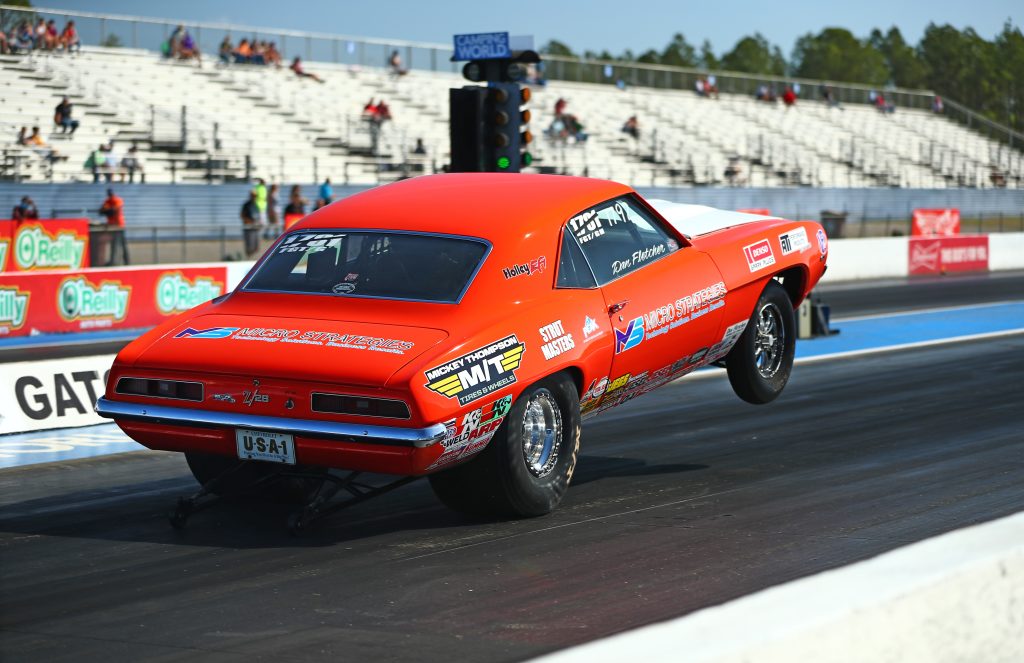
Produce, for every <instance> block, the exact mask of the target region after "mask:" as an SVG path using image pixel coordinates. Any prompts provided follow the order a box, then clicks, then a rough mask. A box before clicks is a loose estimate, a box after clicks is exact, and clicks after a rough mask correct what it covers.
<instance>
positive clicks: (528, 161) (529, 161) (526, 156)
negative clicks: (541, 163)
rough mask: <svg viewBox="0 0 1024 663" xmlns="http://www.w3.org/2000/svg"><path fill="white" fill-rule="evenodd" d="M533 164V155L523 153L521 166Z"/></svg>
mask: <svg viewBox="0 0 1024 663" xmlns="http://www.w3.org/2000/svg"><path fill="white" fill-rule="evenodd" d="M532 163H533V155H532V154H530V153H529V152H523V165H524V166H529V165H530V164H532Z"/></svg>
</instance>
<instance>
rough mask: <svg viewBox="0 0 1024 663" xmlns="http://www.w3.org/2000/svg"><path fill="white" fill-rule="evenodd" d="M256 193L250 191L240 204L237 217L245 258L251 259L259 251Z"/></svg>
mask: <svg viewBox="0 0 1024 663" xmlns="http://www.w3.org/2000/svg"><path fill="white" fill-rule="evenodd" d="M258 215H259V211H258V210H257V209H256V192H255V191H250V192H249V197H248V198H247V199H246V201H245V202H244V203H243V204H242V211H241V212H240V213H239V216H240V217H241V219H242V236H243V238H244V239H245V257H246V258H252V257H254V256H255V255H256V254H257V253H258V252H259V250H260V222H259V219H258V218H257V217H258Z"/></svg>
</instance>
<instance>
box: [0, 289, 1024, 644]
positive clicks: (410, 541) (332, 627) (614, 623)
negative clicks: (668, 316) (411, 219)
mask: <svg viewBox="0 0 1024 663" xmlns="http://www.w3.org/2000/svg"><path fill="white" fill-rule="evenodd" d="M973 278H974V277H972V279H973ZM991 278H992V277H984V278H979V280H977V281H976V282H975V283H974V285H971V286H967V285H962V284H964V283H966V281H961V280H957V281H956V282H955V283H956V286H955V287H953V288H949V287H946V286H947V285H948V283H952V282H943V281H938V282H936V283H935V284H934V285H930V284H926V283H922V282H916V283H914V284H913V285H903V284H898V283H894V284H889V285H882V284H871V285H868V286H865V287H861V288H859V289H856V288H846V287H845V286H843V287H841V288H836V289H835V290H834V291H833V292H831V293H829V297H828V298H829V301H830V303H832V305H833V315H835V316H852V315H866V314H872V313H877V312H880V311H883V310H892V309H893V308H913V307H917V308H936V307H943V306H948V305H950V304H954V303H965V302H966V301H985V299H984V297H985V296H987V295H989V294H991V291H992V290H994V289H998V288H1006V289H1007V292H1010V293H1013V292H1015V293H1016V296H1017V298H1019V296H1020V293H1021V292H1024V277H1022V276H1020V275H1017V276H1013V277H1004V278H1006V279H1007V280H1000V281H998V284H997V285H992V286H991V287H986V286H987V285H991V284H992V283H994V281H993V280H989V279H991ZM823 290H825V289H823ZM952 291H957V292H962V294H961V295H956V296H954V295H951V294H950V292H952ZM911 292H912V293H913V295H911V294H910V293H911ZM838 293H843V294H838ZM855 293H860V294H859V295H857V294H855ZM972 293H973V294H974V295H977V298H971V297H970V295H971V294H972ZM844 297H846V298H847V299H848V301H847V302H846V303H842V304H840V301H841V300H842V299H843V298H844ZM957 297H963V298H965V299H960V300H957ZM1009 298H1011V297H1007V296H1005V295H1004V296H995V297H994V298H993V299H991V300H988V301H1001V300H1005V299H1009ZM906 299H912V300H913V305H912V306H909V307H908V305H907V304H906V303H905V300H906ZM880 302H881V303H880ZM839 326H841V325H839ZM1022 351H1024V336H1019V335H1018V336H1007V337H1001V338H996V339H987V340H984V341H976V342H964V343H958V344H955V345H941V346H934V347H924V348H917V349H910V350H904V351H900V352H896V353H888V354H884V355H866V356H856V357H850V358H845V359H834V360H825V361H821V362H816V363H811V364H801V365H798V366H797V367H796V369H795V370H794V376H793V380H792V381H791V383H790V384H789V386H788V387H787V389H786V392H785V393H784V394H783V396H782V397H781V398H780V400H779V401H778V402H776V403H775V404H772V405H770V406H766V407H761V408H758V407H755V406H749V405H746V404H744V403H742V402H740V401H739V400H738V399H736V397H735V396H734V395H733V394H732V392H731V389H730V388H729V386H728V383H727V381H726V380H725V379H724V376H721V375H718V376H713V377H706V378H700V379H697V380H682V381H680V382H677V383H675V384H672V385H669V386H667V387H665V388H663V389H661V390H659V391H656V392H654V393H653V394H651V395H648V396H645V397H644V398H641V399H638V400H637V401H635V402H633V403H630V404H628V405H626V406H623V407H622V408H620V409H619V410H614V411H612V412H609V413H608V414H606V415H603V416H602V417H599V418H597V419H596V420H594V421H593V422H591V423H590V424H589V425H587V426H586V427H585V429H584V437H583V450H582V455H581V458H580V462H579V467H578V470H577V473H576V476H575V478H574V482H573V488H572V489H571V490H570V491H569V493H568V496H567V498H566V500H565V502H563V504H562V506H561V507H560V509H559V510H558V511H556V512H555V513H554V514H552V515H550V516H548V517H545V518H542V519H535V520H526V521H514V522H482V523H481V522H472V521H466V520H463V519H461V518H460V517H459V516H457V515H455V514H452V513H450V512H448V511H447V510H445V509H444V508H443V507H441V506H440V505H439V504H438V503H437V502H436V500H435V499H434V498H433V496H432V495H431V493H430V491H429V487H428V486H427V485H426V484H425V483H423V482H418V483H415V484H413V485H411V486H409V487H406V488H403V489H402V490H400V491H397V492H395V493H392V494H390V495H386V496H384V497H382V498H379V499H378V500H376V501H372V502H368V503H366V504H364V505H361V506H359V507H357V508H355V509H353V510H350V511H346V512H342V513H339V514H337V515H335V516H334V517H332V519H330V520H329V521H325V522H323V523H321V524H320V526H319V527H318V528H317V529H315V530H314V531H313V532H311V533H310V534H309V535H307V536H306V537H305V538H302V539H293V538H291V537H289V536H288V535H287V533H286V532H285V529H284V526H283V521H284V515H285V511H283V510H278V509H276V508H272V509H270V510H264V511H262V512H261V511H257V510H254V509H251V508H245V507H244V506H232V505H226V506H223V507H221V508H219V509H216V510H213V511H210V512H205V513H202V514H199V515H197V516H196V517H195V518H194V519H193V520H192V521H190V523H189V526H188V529H187V530H185V532H184V533H183V534H177V533H175V532H174V531H173V530H171V529H170V528H169V527H168V525H167V523H166V520H165V519H164V513H165V512H166V511H167V510H168V508H169V507H170V506H171V504H172V502H173V498H174V497H175V496H176V495H178V494H183V493H188V492H190V491H191V490H193V488H194V483H193V481H192V478H191V475H189V474H188V471H187V469H186V468H185V465H184V462H183V459H182V458H181V457H180V456H178V455H175V454H160V453H133V454H121V455H116V456H109V457H102V458H93V459H88V460H78V461H67V462H57V463H48V464H44V465H34V466H27V467H22V468H16V469H9V470H4V471H3V472H0V545H2V548H0V550H2V552H0V555H2V564H0V585H2V588H3V589H2V598H0V651H3V653H4V659H5V660H65V659H66V660H71V659H74V660H77V661H81V660H85V661H89V660H100V659H107V660H109V659H110V658H111V657H114V658H117V659H128V660H130V659H136V658H143V657H145V658H157V657H160V658H167V659H170V660H177V659H186V658H188V659H192V658H195V657H196V656H197V655H201V656H202V657H203V658H204V659H210V660H225V661H226V660H239V659H242V658H246V659H248V658H252V657H265V658H268V659H273V660H309V659H319V658H326V657H328V656H331V657H343V658H345V659H356V658H364V659H368V660H380V659H387V660H399V661H403V660H409V661H413V660H415V661H422V660H442V659H446V660H447V659H451V658H456V659H472V660H521V659H523V658H527V657H529V656H532V655H536V654H539V653H543V652H547V651H551V650H554V649H559V648H562V647H565V646H568V645H571V644H576V643H580V642H585V641H588V640H592V639H595V638H598V637H601V636H604V635H608V634H610V633H615V632H618V631H621V630H625V629H628V628H631V627H634V626H639V625H642V624H647V623H651V622H654V621H658V620H662V619H667V618H670V617H675V616H678V615H681V614H685V613H688V612H691V611H693V610H696V609H699V608H702V607H706V606H709V605H714V604H717V603H721V602H723V601H726V600H729V599H732V598H736V597H738V596H742V595H744V594H747V593H750V592H752V591H756V590H758V589H762V588H765V587H768V586H771V585H775V584H779V583H782V582H785V581H788V580H792V579H795V578H798V577H802V576H806V575H810V574H813V573H815V572H817V571H821V570H824V569H828V568H832V567H835V566H839V565H844V564H848V563H850V562H853V561H856V560H860V559H864V558H866V557H870V556H873V555H876V554H878V553H881V552H884V551H887V550H891V549H893V548H896V547H899V546H902V545H905V544H907V543H910V542H913V541H918V540H921V539H924V538H928V537H931V536H934V535H936V534H939V533H942V532H946V531H949V530H952V529H956V528H960V527H963V526H966V525H968V524H971V523H975V522H981V521H985V520H990V519H993V518H997V517H1000V516H1003V515H1007V514H1010V513H1013V512H1016V511H1020V510H1022V509H1024V494H1022V493H1021V491H1020V490H1019V486H1020V485H1021V481H1022V479H1024V456H1022V454H1021V453H1020V440H1021V437H1022V436H1021V432H1022V427H1021V425H1020V423H1019V414H1018V410H1019V406H1020V387H1019V385H1020V384H1021V381H1022V379H1024V362H1021V361H1020V359H1019V357H1020V356H1021V354H1020V353H1021V352H1022Z"/></svg>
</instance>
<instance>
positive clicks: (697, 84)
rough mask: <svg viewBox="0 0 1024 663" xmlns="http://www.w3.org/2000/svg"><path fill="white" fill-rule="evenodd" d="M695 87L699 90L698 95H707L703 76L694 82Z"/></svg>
mask: <svg viewBox="0 0 1024 663" xmlns="http://www.w3.org/2000/svg"><path fill="white" fill-rule="evenodd" d="M693 87H694V89H695V90H696V91H697V96H698V97H706V96H707V92H706V91H705V90H704V79H703V78H702V77H700V76H698V77H697V80H696V81H695V82H694V84H693Z"/></svg>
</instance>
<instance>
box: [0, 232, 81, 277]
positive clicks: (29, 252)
mask: <svg viewBox="0 0 1024 663" xmlns="http://www.w3.org/2000/svg"><path fill="white" fill-rule="evenodd" d="M85 245H86V239H84V238H81V237H80V236H79V235H78V233H76V232H75V231H73V230H66V229H59V230H57V232H55V233H51V232H49V231H47V230H46V229H45V228H43V226H42V225H41V224H37V223H32V224H28V225H24V226H22V227H20V228H19V229H18V231H17V233H16V234H15V235H14V262H15V264H16V266H17V268H18V269H20V270H30V269H79V268H80V267H82V266H83V265H84V264H85V263H84V259H85ZM0 264H3V263H0Z"/></svg>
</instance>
